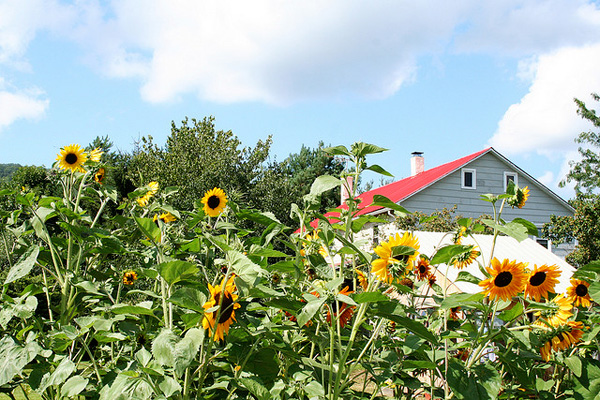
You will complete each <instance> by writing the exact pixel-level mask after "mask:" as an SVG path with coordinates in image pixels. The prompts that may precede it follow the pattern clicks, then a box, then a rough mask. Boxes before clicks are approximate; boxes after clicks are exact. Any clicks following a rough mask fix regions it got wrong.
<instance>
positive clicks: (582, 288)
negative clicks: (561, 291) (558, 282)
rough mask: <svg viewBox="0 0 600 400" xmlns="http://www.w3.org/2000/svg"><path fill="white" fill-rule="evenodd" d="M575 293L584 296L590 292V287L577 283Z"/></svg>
mask: <svg viewBox="0 0 600 400" xmlns="http://www.w3.org/2000/svg"><path fill="white" fill-rule="evenodd" d="M575 293H576V294H577V296H579V297H584V296H585V295H586V294H588V288H587V286H585V285H577V287H576V288H575Z"/></svg>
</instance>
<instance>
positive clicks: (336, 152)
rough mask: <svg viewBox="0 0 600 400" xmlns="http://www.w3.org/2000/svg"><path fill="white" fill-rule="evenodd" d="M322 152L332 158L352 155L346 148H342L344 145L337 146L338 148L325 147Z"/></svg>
mask: <svg viewBox="0 0 600 400" xmlns="http://www.w3.org/2000/svg"><path fill="white" fill-rule="evenodd" d="M323 152H325V153H327V154H330V155H332V156H348V157H352V153H350V152H349V151H348V149H347V148H346V146H344V145H339V146H334V147H325V148H324V149H323Z"/></svg>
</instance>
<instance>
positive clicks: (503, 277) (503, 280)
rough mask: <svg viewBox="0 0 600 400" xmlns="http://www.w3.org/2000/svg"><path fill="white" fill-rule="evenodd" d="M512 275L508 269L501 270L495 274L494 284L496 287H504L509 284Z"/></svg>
mask: <svg viewBox="0 0 600 400" xmlns="http://www.w3.org/2000/svg"><path fill="white" fill-rule="evenodd" d="M512 279H513V276H512V274H511V273H510V272H508V271H502V272H500V273H499V274H498V276H496V279H494V285H495V286H496V287H505V286H508V285H510V283H511V282H512Z"/></svg>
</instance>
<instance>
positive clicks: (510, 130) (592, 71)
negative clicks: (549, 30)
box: [490, 44, 600, 154]
mask: <svg viewBox="0 0 600 400" xmlns="http://www.w3.org/2000/svg"><path fill="white" fill-rule="evenodd" d="M599 63H600V44H595V45H589V46H584V47H579V48H574V47H569V48H562V49H560V50H557V51H554V52H552V53H549V54H545V55H542V56H540V57H538V59H537V61H536V62H535V64H534V65H533V70H534V71H535V75H534V78H533V82H532V84H531V86H530V89H529V92H528V93H527V94H526V95H525V96H524V97H523V98H522V99H521V101H520V102H519V103H518V104H513V105H512V106H511V107H510V108H509V109H508V110H507V111H506V113H505V114H504V117H503V118H502V120H501V121H500V122H499V124H498V130H497V132H496V133H495V134H494V136H493V137H492V139H491V140H490V144H491V145H492V146H494V147H496V148H497V149H498V150H499V151H501V152H506V153H508V154H516V153H526V152H531V151H536V152H539V153H542V154H544V153H556V152H558V153H564V152H565V151H566V150H569V149H571V150H572V149H574V148H576V144H575V143H574V142H573V139H574V138H575V137H576V136H577V135H578V134H579V132H581V131H584V130H588V129H590V128H592V126H591V124H590V123H589V121H587V120H582V119H581V117H579V116H578V115H577V114H576V110H577V107H576V105H575V103H574V102H573V99H574V98H578V99H580V100H583V101H584V102H586V103H587V102H588V101H589V100H590V96H589V95H590V93H591V92H593V91H597V90H598V88H600V74H598V65H599ZM589 106H590V107H591V108H596V107H597V104H595V103H589Z"/></svg>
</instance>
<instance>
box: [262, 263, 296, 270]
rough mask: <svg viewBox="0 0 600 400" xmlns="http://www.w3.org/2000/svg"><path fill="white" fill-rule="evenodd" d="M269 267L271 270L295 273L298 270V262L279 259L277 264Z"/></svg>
mask: <svg viewBox="0 0 600 400" xmlns="http://www.w3.org/2000/svg"><path fill="white" fill-rule="evenodd" d="M267 268H268V269H269V271H279V272H284V273H293V272H295V271H296V264H295V263H294V262H293V261H278V262H276V263H275V264H271V265H269V266H267Z"/></svg>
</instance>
